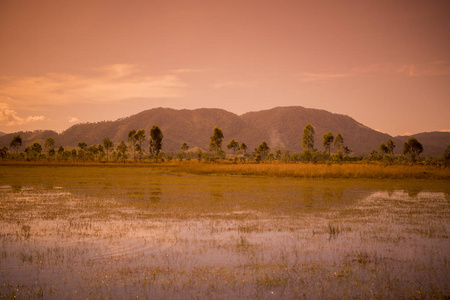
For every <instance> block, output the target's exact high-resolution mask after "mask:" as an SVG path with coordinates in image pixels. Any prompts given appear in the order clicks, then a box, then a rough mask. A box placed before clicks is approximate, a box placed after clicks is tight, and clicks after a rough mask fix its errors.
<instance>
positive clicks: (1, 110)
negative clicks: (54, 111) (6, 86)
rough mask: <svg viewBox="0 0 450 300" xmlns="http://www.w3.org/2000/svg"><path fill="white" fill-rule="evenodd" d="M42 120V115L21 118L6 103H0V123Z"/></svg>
mask: <svg viewBox="0 0 450 300" xmlns="http://www.w3.org/2000/svg"><path fill="white" fill-rule="evenodd" d="M43 120H45V117H44V116H28V117H26V118H21V117H19V116H18V115H17V112H16V111H15V110H13V109H11V107H10V106H9V105H8V104H6V103H0V124H4V125H6V126H15V125H23V124H27V123H31V122H36V121H43Z"/></svg>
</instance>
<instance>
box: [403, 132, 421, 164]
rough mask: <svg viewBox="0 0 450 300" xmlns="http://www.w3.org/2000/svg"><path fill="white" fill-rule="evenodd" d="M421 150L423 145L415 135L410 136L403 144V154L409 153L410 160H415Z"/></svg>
mask: <svg viewBox="0 0 450 300" xmlns="http://www.w3.org/2000/svg"><path fill="white" fill-rule="evenodd" d="M422 151H423V146H422V144H421V143H420V142H419V141H418V140H417V139H416V138H415V137H410V138H409V140H408V141H407V142H405V143H404V144H403V154H404V155H409V156H410V157H411V161H412V162H415V161H416V158H417V157H419V155H420V153H422Z"/></svg>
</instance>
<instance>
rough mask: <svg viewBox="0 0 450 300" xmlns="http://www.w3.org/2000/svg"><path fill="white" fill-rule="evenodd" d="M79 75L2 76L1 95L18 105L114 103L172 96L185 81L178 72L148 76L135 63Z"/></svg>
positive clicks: (117, 65) (111, 66)
mask: <svg viewBox="0 0 450 300" xmlns="http://www.w3.org/2000/svg"><path fill="white" fill-rule="evenodd" d="M93 71H94V74H90V75H85V76H80V75H73V74H67V73H49V74H46V75H45V76H39V77H23V78H17V77H1V78H0V96H4V97H5V96H6V97H9V98H11V99H12V103H14V106H15V107H22V108H24V107H25V106H27V105H32V104H33V105H36V104H68V103H80V102H85V103H87V102H89V103H92V102H113V101H120V100H126V99H131V98H173V97H179V96H181V95H182V92H183V91H182V88H183V87H185V86H186V84H185V83H184V82H183V81H181V80H180V79H179V78H178V77H177V76H176V75H174V74H172V75H170V74H169V75H167V74H165V75H160V76H147V75H143V74H142V73H141V72H140V70H139V69H138V68H137V67H136V66H134V65H128V64H116V65H109V66H105V67H103V68H99V69H95V70H93Z"/></svg>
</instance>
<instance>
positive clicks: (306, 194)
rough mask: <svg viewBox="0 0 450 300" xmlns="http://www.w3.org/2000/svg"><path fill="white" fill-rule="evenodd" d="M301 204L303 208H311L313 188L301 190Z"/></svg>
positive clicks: (308, 187)
mask: <svg viewBox="0 0 450 300" xmlns="http://www.w3.org/2000/svg"><path fill="white" fill-rule="evenodd" d="M302 202H303V205H305V207H308V208H310V207H312V206H313V204H314V188H313V187H310V186H307V187H304V188H302Z"/></svg>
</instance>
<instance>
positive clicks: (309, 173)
mask: <svg viewBox="0 0 450 300" xmlns="http://www.w3.org/2000/svg"><path fill="white" fill-rule="evenodd" d="M175 170H176V171H182V172H186V173H192V174H229V175H245V176H270V177H296V178H369V179H450V169H430V168H429V167H426V166H420V165H414V166H401V165H392V166H383V165H379V164H356V163H355V164H343V165H338V164H334V165H326V164H311V163H297V164H282V163H267V164H198V163H190V164H180V165H177V166H176V167H175Z"/></svg>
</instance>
